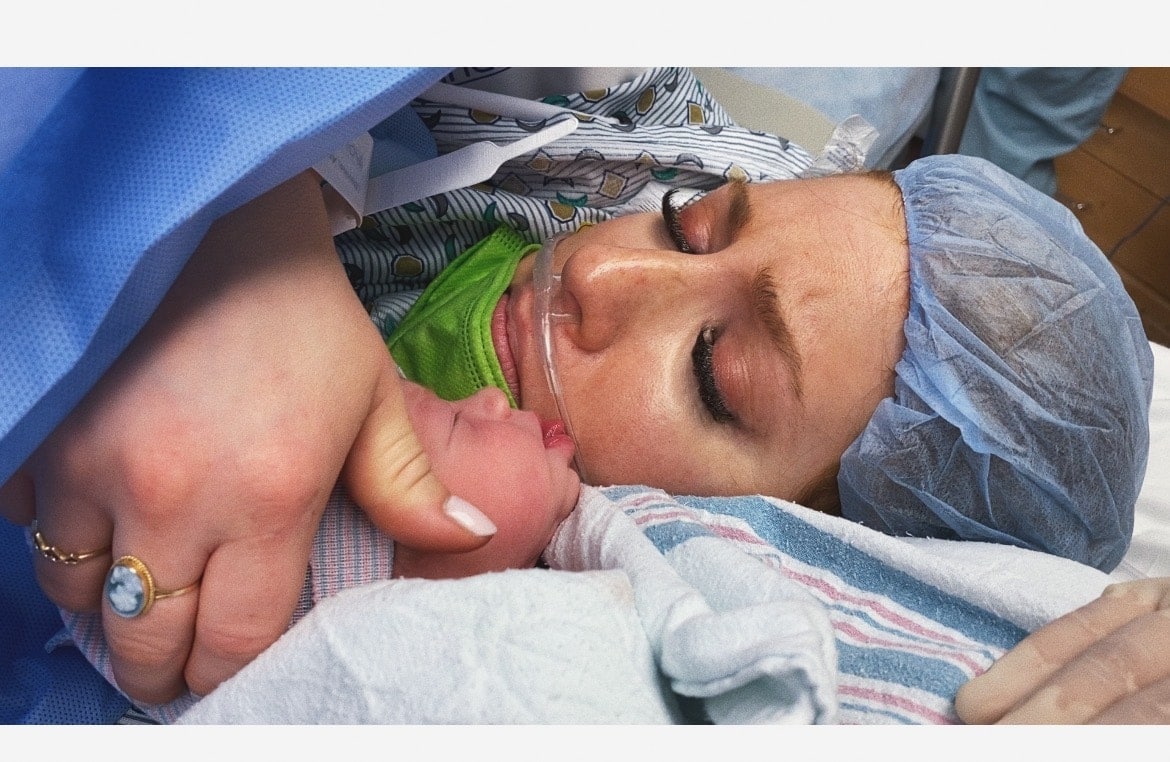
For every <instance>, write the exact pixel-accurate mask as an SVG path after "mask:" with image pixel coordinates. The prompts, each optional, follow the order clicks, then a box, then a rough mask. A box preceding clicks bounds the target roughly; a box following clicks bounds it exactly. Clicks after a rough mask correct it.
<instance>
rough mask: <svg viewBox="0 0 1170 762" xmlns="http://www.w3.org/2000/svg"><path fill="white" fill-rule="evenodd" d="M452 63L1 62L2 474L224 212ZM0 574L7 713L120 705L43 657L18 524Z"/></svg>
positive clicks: (68, 660)
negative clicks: (5, 65) (46, 65)
mask: <svg viewBox="0 0 1170 762" xmlns="http://www.w3.org/2000/svg"><path fill="white" fill-rule="evenodd" d="M447 71H448V69H428V68H421V69H420V68H386V69H358V68H344V69H322V68H314V69H292V68H280V69H182V68H168V69H116V68H103V69H19V68H12V69H0V99H3V102H4V103H5V104H6V107H5V119H4V120H3V121H0V219H2V220H4V223H3V225H0V272H2V273H3V274H4V275H3V277H0V481H4V480H6V479H7V478H8V477H9V476H11V474H12V473H13V472H14V471H15V470H16V468H18V467H19V465H20V464H21V463H22V462H24V460H25V459H26V458H27V457H28V456H29V454H30V453H31V452H32V451H33V450H34V449H35V448H36V447H37V445H39V444H40V442H41V441H42V440H43V439H44V438H45V436H47V435H48V433H49V432H50V431H51V430H52V429H53V428H54V427H55V426H56V425H57V424H58V423H59V422H60V421H61V420H62V419H63V418H64V417H65V416H66V415H67V414H68V412H69V411H70V410H71V409H72V408H73V407H74V406H75V405H76V404H77V402H78V401H79V400H80V399H81V398H82V397H83V396H84V395H85V393H86V392H87V391H88V390H89V389H90V388H91V387H92V386H93V384H94V383H95V381H96V380H97V379H98V377H99V376H100V375H101V374H102V373H103V372H104V371H105V370H106V369H107V368H108V367H109V366H110V364H111V363H112V362H113V361H114V359H115V358H116V357H117V356H118V355H119V354H120V353H121V352H122V350H123V349H125V347H126V346H127V344H129V342H130V340H131V339H132V338H133V337H134V335H135V334H136V333H137V332H138V330H139V329H140V328H141V327H142V325H143V324H144V323H145V322H146V320H147V318H148V317H149V316H150V314H151V313H152V312H153V311H154V309H155V307H156V306H157V305H158V303H159V302H160V301H161V299H162V297H163V294H164V293H165V292H166V290H167V288H168V287H169V286H170V284H171V283H172V282H173V281H174V279H175V277H176V276H177V275H178V273H179V270H180V269H181V268H182V267H183V264H184V263H185V262H186V260H187V257H188V256H189V255H190V254H191V252H192V251H193V250H194V249H195V247H196V245H197V244H198V242H199V240H200V239H201V238H202V236H203V235H204V233H205V232H206V231H207V228H208V227H209V226H210V225H211V223H212V222H213V221H214V220H215V219H216V218H218V217H220V216H221V215H223V214H225V213H226V212H228V211H231V210H232V209H235V208H236V207H238V206H240V205H241V204H244V203H246V202H247V201H249V200H251V199H252V198H255V197H256V196H258V195H260V194H261V193H263V192H265V191H267V190H269V189H271V188H273V187H275V186H276V185H278V184H280V183H281V182H284V181H285V180H287V179H289V178H290V177H292V176H294V175H295V174H297V173H298V172H301V171H303V170H305V169H307V168H308V167H310V166H312V165H314V164H315V163H317V162H319V161H320V160H322V159H324V158H325V157H326V156H327V155H329V154H330V153H331V152H333V151H335V150H337V149H338V148H340V147H341V146H343V145H345V144H346V143H348V142H350V141H352V140H353V139H355V138H356V137H358V136H359V135H360V134H361V133H362V132H364V131H368V130H370V129H371V128H372V127H374V126H375V125H377V124H378V123H379V122H380V121H381V120H383V119H384V118H385V117H386V116H387V115H389V114H393V113H394V112H396V111H398V110H399V109H400V108H402V107H403V106H405V105H406V104H407V103H408V102H409V101H410V100H411V99H413V98H414V97H415V96H417V95H418V94H420V93H421V92H422V91H423V90H425V89H426V88H427V87H429V86H430V85H431V84H433V83H434V82H437V81H438V80H439V79H440V78H441V77H442V76H443V75H444V74H445V73H446V72H447ZM0 574H2V579H3V585H2V587H0V591H2V594H3V597H2V598H0V605H2V606H3V610H2V611H0V620H2V621H3V626H4V627H5V628H9V629H6V630H5V631H4V633H3V636H2V637H0V678H2V683H0V712H2V714H0V722H8V723H18V722H27V723H49V722H63V723H70V722H107V721H110V720H111V719H112V718H116V716H118V715H120V714H121V712H122V711H124V709H125V706H126V704H125V701H124V699H118V698H117V696H116V694H114V693H113V692H112V689H110V688H109V687H108V686H106V685H105V684H104V682H102V681H101V678H100V677H99V676H98V675H97V673H96V671H94V670H93V669H92V668H91V667H89V665H88V664H87V663H86V662H85V661H84V659H82V658H81V655H80V654H79V653H77V652H76V650H75V649H71V648H68V647H65V648H59V649H57V650H54V651H53V652H51V653H50V652H46V651H45V649H44V644H45V640H46V638H47V637H48V636H49V635H51V634H52V633H53V632H55V631H56V630H57V629H60V627H61V622H60V617H59V616H58V615H57V612H56V609H55V608H53V606H52V604H51V603H49V601H48V600H47V599H45V597H44V596H43V594H41V593H40V590H39V588H37V586H36V585H35V581H34V579H33V577H32V567H31V560H30V558H29V549H28V547H27V544H26V543H25V541H24V535H23V530H21V528H19V527H14V526H12V525H10V524H4V526H3V533H2V534H0ZM82 697H84V700H82ZM74 699H77V700H74Z"/></svg>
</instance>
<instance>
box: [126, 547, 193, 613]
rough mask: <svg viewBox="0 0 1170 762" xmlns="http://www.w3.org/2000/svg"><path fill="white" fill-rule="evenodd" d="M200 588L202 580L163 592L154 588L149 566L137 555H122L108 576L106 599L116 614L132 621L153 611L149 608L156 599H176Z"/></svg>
mask: <svg viewBox="0 0 1170 762" xmlns="http://www.w3.org/2000/svg"><path fill="white" fill-rule="evenodd" d="M197 587H199V580H195V581H194V582H192V583H191V584H190V585H187V586H186V587H180V588H179V589H178V590H162V589H160V588H158V587H155V584H154V576H153V575H151V573H150V570H149V569H147V568H146V564H144V563H142V561H140V560H139V559H137V558H135V557H134V556H122V557H121V558H119V559H118V560H117V561H115V562H114V563H113V564H112V565H111V566H110V570H109V571H108V572H107V573H106V600H107V601H108V602H109V604H110V608H112V609H113V610H114V613H115V614H117V615H118V616H120V617H124V618H126V619H133V618H134V617H136V616H141V615H142V614H145V613H146V612H147V611H150V607H151V606H153V605H154V602H155V601H157V600H161V599H163V598H174V597H176V596H179V595H182V594H183V593H189V592H191V591H192V590H194V589H195V588H197Z"/></svg>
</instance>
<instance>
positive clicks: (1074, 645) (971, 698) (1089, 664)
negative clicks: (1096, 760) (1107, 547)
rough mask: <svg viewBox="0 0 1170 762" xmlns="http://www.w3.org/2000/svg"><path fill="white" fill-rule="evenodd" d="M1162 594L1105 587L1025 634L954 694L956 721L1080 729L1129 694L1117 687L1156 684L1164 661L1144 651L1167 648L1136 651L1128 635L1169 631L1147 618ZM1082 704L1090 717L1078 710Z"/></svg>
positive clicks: (1153, 589) (1159, 619) (1158, 589)
mask: <svg viewBox="0 0 1170 762" xmlns="http://www.w3.org/2000/svg"><path fill="white" fill-rule="evenodd" d="M1167 587H1168V586H1167V584H1166V581H1165V580H1141V581H1138V582H1130V583H1125V584H1120V585H1111V586H1110V587H1108V588H1106V589H1105V591H1104V592H1103V593H1102V595H1101V597H1100V598H1098V599H1096V600H1094V601H1092V602H1090V603H1088V604H1086V605H1085V606H1083V607H1081V608H1079V609H1077V610H1075V611H1072V612H1070V613H1068V614H1066V615H1064V616H1063V617H1060V618H1059V619H1057V620H1055V621H1053V622H1052V623H1050V624H1048V625H1046V626H1044V627H1042V628H1040V629H1039V630H1037V631H1036V632H1034V633H1032V634H1031V635H1029V636H1028V637H1027V638H1025V639H1024V640H1022V641H1021V642H1020V643H1019V644H1018V645H1017V646H1016V647H1015V648H1013V649H1012V650H1011V651H1009V652H1008V653H1007V654H1005V655H1004V656H1003V657H1001V658H1000V659H999V660H998V661H997V662H996V663H995V664H993V665H992V667H991V669H989V670H988V671H987V672H985V673H984V674H983V675H980V676H979V677H976V678H975V679H973V680H971V681H970V682H968V683H967V684H966V685H964V686H962V688H960V689H959V692H958V695H957V696H956V699H955V709H956V712H957V713H958V715H959V717H960V719H962V720H963V721H964V722H966V723H970V724H975V723H992V722H1001V721H1002V722H1083V721H1085V720H1087V719H1088V718H1089V717H1092V716H1093V715H1094V714H1096V712H1098V711H1100V710H1101V709H1103V708H1105V707H1106V706H1108V705H1109V704H1111V703H1112V702H1113V701H1115V700H1116V699H1117V698H1119V697H1120V696H1122V695H1125V694H1126V693H1127V692H1128V691H1129V690H1131V688H1129V687H1128V686H1127V685H1126V684H1124V682H1123V680H1124V679H1128V677H1130V676H1132V677H1134V678H1135V679H1137V678H1139V677H1140V679H1141V680H1143V681H1144V682H1143V683H1142V684H1150V683H1151V682H1153V681H1155V680H1156V679H1157V676H1158V674H1159V672H1160V671H1161V670H1162V669H1164V666H1162V663H1163V662H1166V661H1167V660H1166V658H1165V657H1164V656H1163V655H1162V654H1161V653H1160V652H1153V651H1150V650H1149V649H1150V647H1151V645H1152V644H1157V643H1158V642H1166V641H1165V640H1162V641H1157V640H1155V641H1150V642H1149V643H1144V644H1143V643H1142V642H1141V641H1140V637H1141V636H1137V635H1135V632H1138V631H1141V630H1144V629H1146V628H1150V627H1152V628H1153V629H1154V630H1155V631H1159V630H1160V629H1161V627H1165V626H1167V625H1170V620H1167V619H1166V617H1165V616H1164V615H1161V614H1159V615H1157V616H1152V617H1151V616H1149V615H1151V612H1155V611H1157V610H1158V609H1159V608H1162V607H1164V606H1166V596H1167V593H1168V590H1167ZM1138 620H1141V622H1142V624H1140V625H1138V624H1137V622H1138ZM1131 623H1134V624H1133V625H1132V626H1131ZM1159 623H1161V624H1160V625H1159ZM1163 637H1165V634H1163ZM1082 700H1085V701H1090V702H1091V703H1092V704H1094V705H1095V706H1096V710H1095V711H1091V710H1090V708H1086V707H1083V706H1081V705H1080V703H1079V702H1081V701H1082ZM1086 712H1089V713H1088V714H1086ZM1074 717H1079V719H1073V718H1074ZM1061 718H1064V719H1061Z"/></svg>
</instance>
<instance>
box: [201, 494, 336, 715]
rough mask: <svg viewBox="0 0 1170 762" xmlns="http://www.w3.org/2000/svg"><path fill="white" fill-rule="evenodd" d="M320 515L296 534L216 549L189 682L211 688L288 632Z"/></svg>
mask: <svg viewBox="0 0 1170 762" xmlns="http://www.w3.org/2000/svg"><path fill="white" fill-rule="evenodd" d="M323 509H324V499H322V505H321V506H320V507H318V508H317V509H316V511H315V514H314V516H316V517H317V518H314V519H312V520H311V521H309V522H307V523H305V524H302V526H301V527H299V529H298V530H296V531H295V532H294V533H292V534H281V535H267V536H265V537H262V538H246V539H243V540H239V541H236V542H232V543H227V544H225V545H221V546H220V547H219V548H217V549H216V550H215V552H214V553H213V554H212V555H211V558H210V559H209V560H208V563H207V570H206V572H205V573H204V577H203V585H202V589H201V591H200V607H199V618H198V621H197V622H196V625H195V642H194V643H193V644H192V648H191V654H190V656H189V657H188V659H187V666H186V670H185V677H186V681H187V685H188V686H189V687H190V688H191V690H192V691H193V692H194V693H196V694H198V695H206V694H207V693H210V692H211V691H212V690H213V689H214V688H215V687H216V686H217V685H219V684H220V683H221V682H223V681H224V680H226V679H228V678H229V677H231V676H232V675H234V674H235V673H236V672H238V671H239V670H240V669H242V668H243V667H244V666H246V665H247V664H248V663H249V662H250V661H252V660H253V659H254V658H256V657H257V656H258V655H259V654H260V652H261V651H263V650H264V649H265V648H267V647H268V646H270V645H272V644H273V643H274V642H276V639H277V638H279V637H280V636H281V635H282V634H284V632H285V630H286V629H288V626H289V622H290V621H291V620H292V616H293V613H294V611H295V610H296V606H297V602H298V600H299V599H300V596H301V591H302V589H303V587H304V584H305V574H306V572H307V571H308V568H309V555H310V552H311V550H312V541H313V534H314V532H315V531H316V528H317V523H318V520H319V517H320V515H321V511H322V510H323Z"/></svg>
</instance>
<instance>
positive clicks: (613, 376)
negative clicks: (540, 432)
mask: <svg viewBox="0 0 1170 762" xmlns="http://www.w3.org/2000/svg"><path fill="white" fill-rule="evenodd" d="M668 216H669V215H660V214H653V213H651V214H638V215H631V216H626V217H621V218H618V219H615V220H611V221H608V222H605V223H603V224H600V225H597V226H594V227H590V228H586V229H584V230H581V231H580V232H578V233H576V234H574V235H572V236H570V237H568V238H566V239H565V240H563V241H562V242H561V243H560V245H559V246H558V247H557V251H556V263H557V265H558V266H559V267H560V269H561V274H562V289H563V294H564V302H565V305H563V306H565V307H567V308H568V309H569V310H570V311H571V312H574V313H575V314H576V316H577V317H578V318H579V320H578V321H577V322H568V323H557V324H555V326H556V327H555V332H554V339H555V340H554V344H555V349H556V366H557V370H558V373H559V375H560V378H561V384H562V386H563V387H564V397H565V402H566V406H567V408H568V412H569V415H570V417H571V419H572V424H573V426H574V429H575V430H574V432H573V433H574V437H575V440H576V443H577V446H578V448H579V449H580V452H581V456H582V459H583V463H584V466H585V469H586V470H587V471H588V476H589V478H590V480H591V481H592V482H594V483H597V484H610V483H613V484H649V485H653V486H656V487H659V488H662V489H665V490H667V491H670V492H673V493H676V494H707V495H729V494H751V493H757V492H758V493H764V494H769V495H774V496H777V497H785V498H789V499H800V498H801V497H803V496H804V490H805V489H806V488H807V487H808V486H809V485H810V484H813V483H819V482H820V481H823V480H824V479H826V478H827V477H830V476H831V475H832V474H834V473H835V469H836V467H837V463H838V462H839V460H840V456H841V454H842V452H843V451H844V450H845V448H846V447H847V446H848V445H849V443H850V442H852V441H853V440H854V439H855V438H856V437H857V436H858V434H859V433H860V432H861V430H862V429H863V428H864V426H865V424H866V422H867V421H868V420H869V418H870V416H871V414H872V413H873V411H874V409H875V408H876V406H877V403H878V401H879V400H880V399H882V398H883V397H886V396H890V395H891V394H892V391H893V368H894V365H895V363H896V362H897V361H898V358H899V357H900V356H901V353H902V349H903V335H902V324H903V321H904V320H905V318H906V311H907V304H908V298H909V297H908V288H909V286H908V274H907V271H908V267H909V264H908V261H909V253H908V248H907V243H906V224H905V218H904V215H903V212H902V206H901V195H900V193H899V191H898V189H897V187H896V186H895V185H894V184H893V183H892V182H891V181H890V180H889V179H888V178H886V177H882V176H873V175H844V176H836V177H829V178H823V179H813V180H800V181H788V182H777V183H771V184H762V185H741V184H729V185H726V186H724V187H722V188H720V189H719V190H717V191H713V192H711V193H709V194H707V195H706V196H705V197H704V198H702V199H701V200H699V201H697V202H696V203H694V204H691V205H689V206H687V207H686V208H685V209H683V210H681V211H680V212H678V213H677V215H676V216H675V219H674V220H673V222H674V225H673V227H674V233H673V234H672V233H671V231H670V227H671V225H670V220H668V219H666V217H668ZM680 248H681V249H682V250H683V251H685V250H687V249H689V250H690V251H691V252H693V253H683V251H680ZM532 259H533V258H532V257H529V258H527V259H526V260H524V261H523V262H521V266H520V268H519V269H518V270H517V274H516V278H515V279H514V280H513V285H512V287H511V288H510V289H509V294H508V298H507V300H506V302H505V304H506V311H507V318H508V320H507V328H508V336H507V343H508V346H509V347H510V349H511V351H512V355H513V357H512V358H511V359H512V360H514V362H515V375H516V379H515V381H516V382H517V383H518V385H519V388H520V404H521V406H522V407H524V408H528V409H531V410H534V411H536V412H537V413H539V414H540V415H541V416H542V417H549V418H551V417H555V416H556V415H557V408H556V404H555V401H554V400H553V398H552V396H551V393H550V392H549V389H548V386H547V382H546V381H545V376H544V372H543V367H542V365H541V363H540V360H539V356H538V355H537V351H538V349H537V345H536V343H535V341H534V340H533V338H532V337H533V331H532V324H533V305H532V298H533V294H532V287H531V273H532ZM503 364H504V365H505V366H507V365H508V362H507V359H504V360H503Z"/></svg>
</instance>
